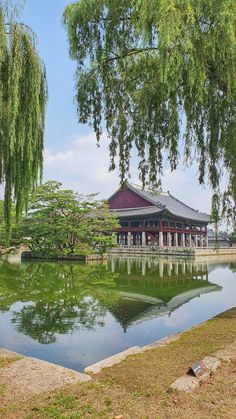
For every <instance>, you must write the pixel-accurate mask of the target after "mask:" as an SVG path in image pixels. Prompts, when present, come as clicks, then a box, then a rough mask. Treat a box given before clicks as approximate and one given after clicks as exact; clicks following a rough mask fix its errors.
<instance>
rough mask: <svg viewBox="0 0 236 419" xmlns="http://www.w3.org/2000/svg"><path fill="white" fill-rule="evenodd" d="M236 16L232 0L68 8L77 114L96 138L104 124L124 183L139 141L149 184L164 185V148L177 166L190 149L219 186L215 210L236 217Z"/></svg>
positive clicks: (202, 179)
mask: <svg viewBox="0 0 236 419" xmlns="http://www.w3.org/2000/svg"><path fill="white" fill-rule="evenodd" d="M235 21H236V2H235V0H218V1H215V0H198V1H197V2H196V1H195V0H181V1H180V0H171V1H170V0H153V1H150V0H140V1H137V0H113V1H112V2H111V1H109V0H101V1H99V2H98V1H97V0H80V1H74V3H71V4H70V5H68V6H67V7H66V9H65V13H64V24H65V26H66V30H67V34H68V40H69V47H70V50H69V51H70V56H71V58H72V59H74V60H76V61H77V68H78V69H77V74H76V76H77V77H76V101H77V109H78V114H79V119H80V122H82V123H90V124H91V125H92V126H93V129H94V131H95V133H96V137H97V139H98V140H99V139H100V137H101V134H102V131H103V130H104V129H106V131H107V133H108V135H109V137H110V157H111V165H110V168H111V169H114V168H115V166H116V164H117V162H118V165H119V170H120V176H121V182H124V180H125V179H126V178H127V177H128V176H129V170H130V158H131V150H132V148H133V147H134V146H135V147H136V149H137V152H138V157H139V165H138V168H139V173H140V179H141V181H142V183H143V185H144V184H145V183H151V184H154V185H155V184H156V185H158V183H159V178H160V176H161V175H162V171H163V157H164V156H166V155H167V156H168V161H169V165H170V168H171V170H175V169H176V167H177V166H178V164H179V156H180V155H181V154H183V158H184V161H185V162H186V163H189V164H192V162H193V161H194V162H195V163H197V165H198V171H199V183H200V184H204V183H209V184H210V186H211V187H212V189H213V199H212V208H213V211H212V213H213V214H214V219H216V218H217V216H216V214H218V217H219V211H221V212H222V213H223V214H224V215H225V216H226V218H227V220H229V221H230V222H232V223H233V224H234V225H236V76H235V75H236V49H235V45H236V31H235ZM225 173H227V180H228V181H227V183H226V181H225V180H224V183H225V185H226V187H225V190H223V191H222V190H221V191H220V185H221V180H222V178H223V176H224V174H225Z"/></svg>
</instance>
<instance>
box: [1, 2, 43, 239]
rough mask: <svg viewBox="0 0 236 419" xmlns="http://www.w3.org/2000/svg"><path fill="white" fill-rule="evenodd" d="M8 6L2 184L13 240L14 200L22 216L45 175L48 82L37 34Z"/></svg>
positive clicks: (3, 45)
mask: <svg viewBox="0 0 236 419" xmlns="http://www.w3.org/2000/svg"><path fill="white" fill-rule="evenodd" d="M4 5H6V2H4V1H0V183H1V184H3V185H4V188H5V196H4V202H5V208H4V212H5V224H6V236H7V241H9V237H10V230H11V229H10V220H11V205H12V201H15V204H16V217H17V219H18V218H19V216H20V214H21V212H22V210H23V209H24V207H25V206H26V204H27V200H28V196H29V193H30V191H31V190H32V189H33V188H34V187H35V186H36V184H37V182H38V180H39V178H40V175H41V174H42V164H43V139H44V124H45V111H46V102H47V82H46V71H45V66H44V64H43V63H42V61H41V59H40V57H39V55H38V52H37V49H36V38H35V34H34V33H33V32H32V30H31V29H30V28H29V27H27V26H26V25H24V24H23V23H20V22H18V20H17V19H16V17H15V15H14V13H13V14H11V13H9V7H8V8H5V7H4ZM7 5H8V6H9V3H8V2H7ZM11 10H12V9H11Z"/></svg>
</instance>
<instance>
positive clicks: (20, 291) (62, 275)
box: [0, 257, 236, 369]
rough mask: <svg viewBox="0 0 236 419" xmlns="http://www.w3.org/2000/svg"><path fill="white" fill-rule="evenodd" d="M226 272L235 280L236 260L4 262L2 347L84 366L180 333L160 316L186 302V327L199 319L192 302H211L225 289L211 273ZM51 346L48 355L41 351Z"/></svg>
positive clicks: (1, 271) (0, 272)
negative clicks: (212, 261) (205, 297)
mask: <svg viewBox="0 0 236 419" xmlns="http://www.w3.org/2000/svg"><path fill="white" fill-rule="evenodd" d="M222 267H223V268H225V269H227V272H228V271H229V270H230V271H231V272H232V275H233V272H235V271H236V262H235V261H234V260H230V261H225V262H224V263H219V262H218V263H217V264H216V263H211V262H209V261H204V260H203V261H200V262H193V261H192V260H188V259H181V258H180V259H176V258H173V259H164V258H158V259H157V258H140V259H139V258H130V257H129V258H118V257H112V258H110V259H109V260H108V263H106V264H92V265H91V264H90V265H85V264H78V263H76V264H73V263H45V262H40V263H38V262H33V263H22V264H17V263H16V259H14V264H11V263H9V262H7V261H1V262H0V346H7V347H9V348H10V349H13V350H17V351H19V352H22V353H26V354H28V355H31V356H34V355H35V352H34V351H35V350H36V349H35V348H37V353H36V355H37V356H39V357H42V358H44V359H47V360H50V361H55V362H56V360H57V357H58V361H57V362H58V363H61V364H62V365H66V366H69V367H71V368H75V369H82V367H84V366H85V365H88V363H91V362H94V361H97V360H99V359H102V358H103V357H105V356H108V355H111V354H112V353H115V352H118V351H119V350H122V349H125V348H126V347H129V346H131V345H136V344H141V343H147V342H148V341H152V340H155V339H157V338H159V337H162V336H164V335H167V334H169V333H173V332H174V331H178V329H176V328H174V326H173V325H171V328H170V326H168V322H167V320H165V324H164V323H163V322H162V323H161V319H162V318H163V319H167V318H169V317H170V316H171V318H172V319H173V318H177V317H178V315H179V313H180V309H181V310H182V312H183V307H185V305H186V307H188V309H187V313H188V316H187V318H186V320H184V323H183V327H182V326H181V327H182V328H184V327H189V325H190V324H191V322H192V323H193V322H195V323H197V322H198V321H202V315H201V309H200V312H199V311H198V309H196V305H195V301H196V299H197V298H198V297H201V301H203V300H202V297H203V296H207V295H209V296H210V300H209V301H210V302H214V299H215V297H214V295H218V294H221V292H222V290H223V284H222V283H221V282H220V281H219V280H216V281H215V280H214V277H215V278H217V275H215V274H214V270H216V271H219V270H220V269H221V268H222ZM212 273H213V276H211V278H210V279H209V275H212ZM235 289H236V287H235V288H234V291H235ZM201 301H200V304H201ZM191 302H193V304H192V303H191ZM191 307H192V308H191ZM198 307H199V308H200V305H198ZM202 307H203V306H202ZM209 307H210V305H209ZM219 307H220V305H219ZM191 310H192V312H191ZM205 311H206V307H205V306H204V310H202V313H203V312H204V313H205ZM175 313H178V314H177V315H176V316H175ZM190 313H191V315H190ZM209 313H210V309H209ZM207 315H208V313H207V311H206V314H204V316H205V317H207ZM185 317H186V310H185ZM190 317H191V318H193V319H194V320H190ZM158 319H159V320H158ZM153 322H154V323H153ZM154 324H155V325H156V326H155V328H154V327H153V325H154ZM143 325H144V327H145V331H144V329H143ZM147 325H149V328H147ZM157 325H158V326H157ZM4 333H5V335H4ZM23 337H24V338H23ZM22 342H23V344H22ZM33 342H37V345H36V346H35V345H34V344H33ZM105 342H106V344H105ZM94 345H96V350H95V349H94V348H95V346H94ZM47 346H50V351H48V350H47V351H46V350H45V349H43V348H45V347H47ZM68 348H70V349H68ZM59 350H60V351H61V352H60V356H59V355H58V354H59V352H58V351H59ZM71 351H72V352H73V362H72V360H70V359H69V353H71ZM75 354H76V355H75ZM55 357H56V358H55ZM71 357H72V355H71ZM82 357H84V358H83V360H81V359H82Z"/></svg>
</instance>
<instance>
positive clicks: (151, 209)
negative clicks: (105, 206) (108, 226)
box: [111, 205, 163, 217]
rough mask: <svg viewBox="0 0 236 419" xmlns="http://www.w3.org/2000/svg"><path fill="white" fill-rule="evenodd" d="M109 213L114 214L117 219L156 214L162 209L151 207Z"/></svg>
mask: <svg viewBox="0 0 236 419" xmlns="http://www.w3.org/2000/svg"><path fill="white" fill-rule="evenodd" d="M111 211H114V212H116V213H117V214H118V215H119V217H134V216H139V215H141V216H142V215H149V214H157V213H160V212H162V211H163V209H161V208H157V207H155V206H154V205H153V206H151V207H143V208H125V209H114V210H111Z"/></svg>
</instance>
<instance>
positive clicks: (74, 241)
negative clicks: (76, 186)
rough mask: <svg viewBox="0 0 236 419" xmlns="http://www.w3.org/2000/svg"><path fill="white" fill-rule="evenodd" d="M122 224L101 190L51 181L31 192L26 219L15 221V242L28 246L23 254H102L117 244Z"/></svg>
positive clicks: (62, 255)
mask: <svg viewBox="0 0 236 419" xmlns="http://www.w3.org/2000/svg"><path fill="white" fill-rule="evenodd" d="M13 220H14V216H13ZM118 227H119V223H118V218H117V216H116V214H115V213H113V212H110V211H109V207H108V203H107V202H106V201H103V200H99V199H97V194H90V195H82V194H79V193H77V192H75V191H72V190H69V189H62V184H61V183H59V182H56V181H48V182H46V183H45V184H43V185H41V186H39V187H38V188H37V189H36V190H35V192H34V193H32V194H31V195H30V199H29V203H28V205H27V211H26V212H25V214H24V216H23V217H22V220H21V221H20V222H19V223H16V221H15V222H14V221H13V225H12V238H11V244H16V243H18V244H24V245H26V246H27V248H28V249H29V251H27V252H24V253H23V254H22V257H23V258H49V259H54V258H55V259H57V258H60V259H67V258H68V259H77V258H78V259H79V258H86V257H87V256H90V257H91V255H94V256H95V255H96V256H95V257H99V255H100V256H102V255H104V254H105V253H106V252H107V251H108V250H109V249H110V248H112V247H113V246H114V245H115V238H114V237H113V235H112V231H113V230H114V229H115V228H118ZM3 236H4V230H3V231H2V239H3Z"/></svg>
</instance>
